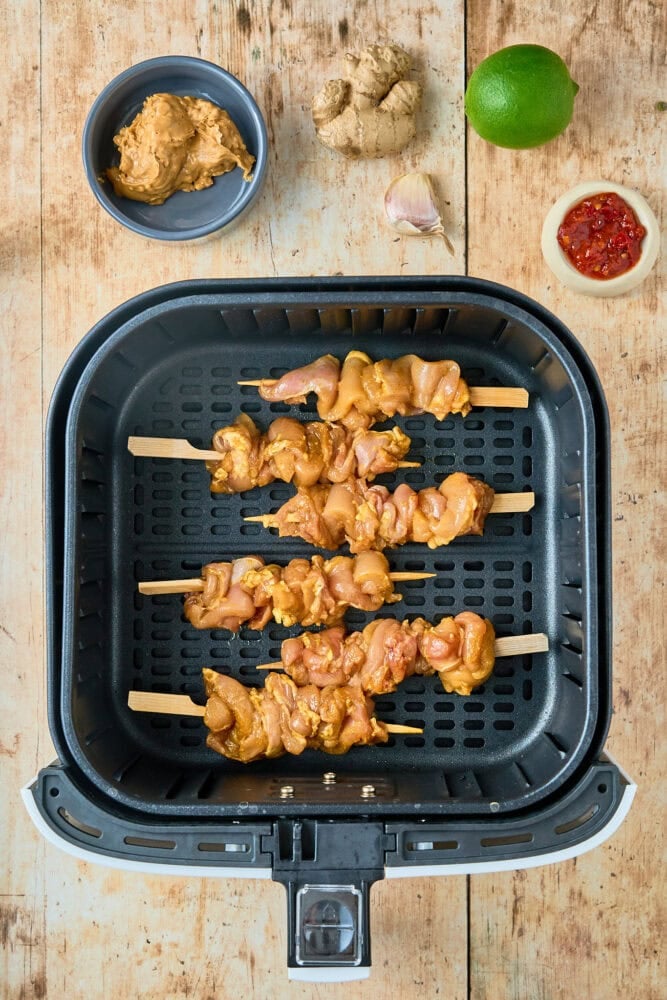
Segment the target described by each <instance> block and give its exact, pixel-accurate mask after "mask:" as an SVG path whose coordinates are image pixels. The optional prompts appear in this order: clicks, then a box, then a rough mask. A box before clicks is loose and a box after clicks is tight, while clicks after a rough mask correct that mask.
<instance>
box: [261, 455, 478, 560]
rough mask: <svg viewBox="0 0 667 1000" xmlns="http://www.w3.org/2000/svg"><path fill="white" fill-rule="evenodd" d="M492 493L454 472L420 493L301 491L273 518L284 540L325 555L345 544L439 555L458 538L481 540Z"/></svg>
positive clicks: (401, 489) (359, 485)
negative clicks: (422, 548) (416, 546)
mask: <svg viewBox="0 0 667 1000" xmlns="http://www.w3.org/2000/svg"><path fill="white" fill-rule="evenodd" d="M494 495H495V494H494V491H493V489H492V488H491V487H490V486H487V485H486V483H483V482H482V481H481V480H479V479H474V478H473V477H472V476H467V475H465V473H463V472H455V473H453V474H452V475H451V476H447V478H446V479H444V480H443V482H442V483H441V484H440V486H439V487H438V488H437V489H436V488H435V487H429V488H427V489H424V490H420V491H419V492H418V493H416V492H415V491H414V490H413V489H411V488H410V487H409V486H408V485H407V484H405V483H402V484H401V485H400V486H398V487H397V488H396V490H395V491H394V492H393V493H390V492H389V490H388V489H387V488H386V486H377V485H372V486H369V485H368V484H367V483H365V482H364V481H363V480H361V479H356V480H355V479H352V480H348V482H346V483H336V484H334V485H332V486H324V485H321V484H318V485H316V486H312V487H311V488H310V489H306V488H302V489H299V490H298V491H297V493H296V496H294V497H291V498H290V499H289V500H288V501H287V502H286V503H284V504H283V505H282V507H281V508H280V509H279V510H278V511H277V512H276V513H275V514H274V515H272V520H273V527H276V528H278V530H279V533H280V535H281V536H290V537H296V538H303V539H304V540H305V541H306V542H310V544H311V545H316V546H317V547H318V548H323V549H337V548H340V546H341V545H342V544H343V543H344V542H347V543H348V545H349V546H350V551H351V552H364V551H367V550H369V549H376V550H378V551H380V550H382V549H385V548H396V546H398V545H404V544H405V543H406V542H425V543H426V544H427V545H428V547H429V548H431V549H435V548H438V547H439V546H441V545H448V544H449V543H450V542H451V541H452V539H454V538H458V537H459V536H460V535H481V534H482V533H483V531H484V522H485V520H486V515H487V514H488V513H489V511H490V510H491V507H492V505H493V498H494Z"/></svg>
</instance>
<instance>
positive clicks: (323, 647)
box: [256, 611, 549, 695]
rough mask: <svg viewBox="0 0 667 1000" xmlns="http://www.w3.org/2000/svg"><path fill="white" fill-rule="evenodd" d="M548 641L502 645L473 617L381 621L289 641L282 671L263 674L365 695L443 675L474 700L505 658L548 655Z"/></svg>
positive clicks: (512, 639) (532, 638) (524, 638)
mask: <svg viewBox="0 0 667 1000" xmlns="http://www.w3.org/2000/svg"><path fill="white" fill-rule="evenodd" d="M548 648H549V640H548V638H547V636H546V635H544V634H543V633H537V634H535V635H519V636H508V637H506V638H503V639H496V638H495V632H494V628H493V625H492V624H491V622H490V621H489V620H488V619H487V618H481V617H480V616H479V615H476V614H474V613H473V612H472V611H463V612H461V613H460V614H458V615H456V617H455V618H443V619H442V620H441V621H440V622H438V624H437V625H431V624H430V623H429V622H427V621H425V620H424V619H423V618H417V619H415V620H414V621H403V622H399V621H397V620H396V619H395V618H378V619H376V620H375V621H373V622H371V623H370V624H369V625H367V626H366V627H365V628H364V629H363V630H362V631H360V632H349V633H347V634H346V630H345V628H344V627H343V626H342V625H338V626H336V627H335V628H330V629H325V630H324V631H322V632H305V633H304V634H303V635H300V636H295V637H294V638H291V639H285V640H284V641H283V643H282V646H281V660H280V662H279V663H260V664H257V666H256V669H257V670H284V671H285V672H286V673H287V674H288V675H289V676H290V677H291V678H292V680H293V681H295V683H296V684H315V685H316V686H317V687H323V686H325V685H327V684H351V683H356V684H360V685H361V687H362V688H363V690H364V691H365V693H366V694H370V695H382V694H390V693H391V692H392V691H395V690H396V688H397V686H398V685H399V684H400V683H401V681H403V680H405V678H406V677H412V676H413V674H420V675H422V676H423V675H431V674H436V673H437V674H438V675H439V677H440V680H441V681H442V686H443V687H444V689H445V691H448V692H450V693H454V692H455V693H456V694H460V695H469V694H470V693H471V691H472V690H473V688H476V687H479V685H480V684H483V683H484V682H485V681H486V680H487V679H488V677H489V676H490V674H491V672H492V671H493V667H494V664H495V659H496V657H498V656H517V655H525V654H527V653H540V652H545V651H546V650H547V649H548Z"/></svg>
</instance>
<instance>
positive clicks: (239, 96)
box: [83, 56, 267, 241]
mask: <svg viewBox="0 0 667 1000" xmlns="http://www.w3.org/2000/svg"><path fill="white" fill-rule="evenodd" d="M157 93H170V94H177V95H179V96H180V97H187V96H192V97H201V98H204V99H206V100H209V101H212V102H213V103H214V104H217V105H219V106H220V107H222V108H224V109H225V111H227V112H228V113H229V115H230V116H231V118H232V120H233V121H234V122H235V124H236V126H237V128H238V130H239V132H240V133H241V136H242V137H243V141H244V143H245V144H246V147H247V149H248V150H249V152H250V153H252V155H253V156H254V157H255V160H256V162H255V167H254V170H253V176H252V180H250V181H244V180H243V174H242V171H241V170H240V169H239V168H238V167H237V168H236V169H234V170H231V171H229V173H226V174H223V175H222V176H221V177H216V178H215V180H214V182H213V185H212V186H211V187H209V188H205V189H204V190H203V191H188V192H185V191H177V192H176V194H173V195H172V196H171V197H170V198H168V199H167V200H166V201H165V202H164V204H163V205H146V204H144V203H143V202H140V201H132V200H131V199H130V198H121V197H119V196H118V195H116V194H115V193H114V190H113V187H112V186H111V184H110V183H109V181H106V180H103V178H104V171H105V170H106V169H107V167H110V166H112V165H113V164H116V163H118V161H119V155H118V150H117V149H116V147H115V146H114V144H113V137H114V135H116V134H117V132H118V130H119V129H121V128H122V127H123V126H124V125H128V124H129V123H130V122H131V121H132V119H133V118H134V117H135V116H136V115H137V114H138V112H139V111H140V110H141V107H142V105H143V102H144V100H145V98H146V97H149V96H150V95H151V94H157ZM266 160H267V136H266V126H265V124H264V119H263V118H262V115H261V113H260V110H259V108H258V107H257V105H256V103H255V101H254V99H253V98H252V97H251V95H250V94H249V93H248V91H247V90H246V89H245V87H244V86H243V84H241V83H240V82H239V81H238V80H237V79H236V77H234V76H232V75H231V74H230V73H227V72H226V71H225V70H224V69H221V68H220V67H219V66H215V65H214V64H213V63H210V62H206V61H205V60H203V59H192V58H190V57H189V56H161V57H159V58H158V59H148V60H147V61H146V62H142V63H138V64H137V65H136V66H131V67H130V69H127V70H125V72H124V73H121V74H120V76H117V77H116V78H115V80H112V81H111V83H110V84H109V85H108V86H107V87H105V88H104V90H103V91H102V93H101V94H100V96H99V97H98V98H97V100H96V101H95V103H94V104H93V106H92V108H91V109H90V112H89V114H88V118H87V119H86V124H85V126H84V129H83V163H84V167H85V169H86V176H87V178H88V183H89V184H90V187H91V189H92V192H93V194H94V195H95V197H96V198H97V200H98V201H99V203H100V205H101V206H102V208H104V209H106V211H107V212H108V213H109V214H110V215H112V216H113V217H114V219H116V221H117V222H120V223H121V224H122V225H123V226H126V227H127V228H128V229H131V230H132V231H133V232H135V233H138V234H139V235H141V236H149V237H151V238H152V239H157V240H171V241H182V240H196V239H200V238H201V237H203V236H208V235H210V234H211V233H215V232H217V231H218V230H221V229H223V228H224V227H225V226H229V225H230V223H232V222H236V221H237V220H238V219H239V217H240V216H241V215H242V214H244V213H245V212H246V211H247V210H248V208H249V207H250V205H251V204H252V202H253V201H254V200H255V198H256V197H257V195H258V194H259V191H260V188H261V186H262V182H263V180H264V174H265V172H266Z"/></svg>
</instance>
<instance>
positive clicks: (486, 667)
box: [412, 611, 496, 695]
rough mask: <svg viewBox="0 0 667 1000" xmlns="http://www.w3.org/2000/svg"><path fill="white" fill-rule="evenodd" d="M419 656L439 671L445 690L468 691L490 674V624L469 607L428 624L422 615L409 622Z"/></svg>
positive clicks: (492, 638) (492, 654) (492, 656)
mask: <svg viewBox="0 0 667 1000" xmlns="http://www.w3.org/2000/svg"><path fill="white" fill-rule="evenodd" d="M421 628H423V631H421V634H419V636H418V642H419V651H420V653H421V656H422V658H423V660H424V661H425V662H426V663H427V664H429V666H430V667H432V668H433V670H434V671H435V672H437V673H438V674H439V675H440V679H441V680H442V685H443V687H444V689H445V691H448V692H450V693H451V692H455V693H456V694H463V695H468V694H470V692H471V691H472V690H473V688H475V687H479V685H480V684H483V683H484V681H485V680H486V679H487V677H489V676H490V674H491V672H492V670H493V666H494V663H495V659H496V654H495V649H494V644H495V640H496V636H495V632H494V629H493V625H492V624H491V622H490V621H489V620H488V619H487V618H480V616H479V615H476V614H474V613H473V612H472V611H462V612H461V613H460V614H458V615H457V616H456V617H455V618H443V619H442V621H440V622H438V624H437V625H435V626H433V625H429V624H428V622H425V621H424V619H423V618H418V619H417V621H414V622H412V630H413V632H414V631H417V630H418V629H421Z"/></svg>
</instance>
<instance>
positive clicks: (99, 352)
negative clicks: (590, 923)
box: [47, 278, 610, 818]
mask: <svg viewBox="0 0 667 1000" xmlns="http://www.w3.org/2000/svg"><path fill="white" fill-rule="evenodd" d="M429 295H434V296H437V297H438V298H440V299H444V298H447V300H448V301H450V302H451V303H452V304H456V303H457V301H458V299H459V296H462V297H463V300H469V299H470V297H471V296H481V297H484V299H485V304H488V305H489V306H490V307H493V305H494V303H497V304H500V305H501V306H502V308H503V310H504V311H506V312H510V313H512V312H515V313H516V315H517V316H519V315H521V314H525V313H528V315H529V316H530V317H531V318H532V319H533V320H535V321H536V322H538V323H540V324H541V325H545V324H548V325H545V330H546V333H547V334H548V335H549V336H552V337H553V338H554V346H558V347H560V348H561V350H562V349H564V350H565V353H566V354H567V355H569V356H570V357H571V358H572V363H573V366H574V367H573V370H572V375H573V377H574V378H582V379H583V380H584V381H585V383H586V388H587V391H588V394H589V395H590V396H591V403H592V411H594V413H593V414H592V415H593V417H594V419H595V422H596V430H597V464H598V468H597V470H596V484H597V485H596V492H597V496H596V504H597V505H598V508H599V509H598V515H597V531H598V534H599V538H598V541H599V542H600V543H602V544H598V546H597V560H598V567H597V569H598V574H599V579H598V584H599V588H600V592H601V593H600V595H599V596H600V603H601V607H600V616H599V617H600V621H601V622H602V623H603V625H605V624H606V623H609V622H610V614H609V609H610V592H609V583H610V574H609V547H608V544H604V543H605V542H607V540H608V508H609V488H608V476H609V466H608V458H607V455H608V433H607V428H608V418H607V412H606V405H605V403H604V397H603V395H602V392H601V390H600V387H599V381H598V379H597V376H596V374H595V371H594V369H593V368H592V366H591V364H590V362H589V361H588V359H587V357H586V355H585V353H584V352H583V350H582V349H581V347H580V345H578V343H577V342H576V340H575V339H574V337H573V336H572V334H571V333H570V332H569V331H567V330H566V329H565V328H564V327H563V325H562V324H561V323H560V321H558V320H557V319H556V318H555V317H553V316H551V314H549V313H548V312H547V311H546V310H544V309H543V308H542V307H541V306H538V305H537V304H536V303H533V302H532V301H531V300H529V299H527V298H526V297H525V296H522V295H521V294H520V293H517V292H512V291H511V290H507V289H504V288H503V287H502V286H499V285H495V284H492V283H490V282H484V281H480V280H478V279H470V278H453V279H449V278H443V279H424V278H420V279H409V278H408V279H400V278H396V279H394V278H377V279H356V280H355V279H346V278H342V279H316V280H314V281H313V280H310V279H296V280H292V281H290V280H286V281H283V280H281V279H269V280H266V281H262V280H253V281H249V282H238V281H224V280H220V281H207V280H203V281H195V282H192V281H186V282H178V283H175V284H172V285H167V286H162V287H161V288H158V289H153V290H151V291H150V292H146V293H143V294H142V295H140V296H137V297H136V298H135V299H133V300H130V302H128V303H125V304H124V305H123V306H121V307H119V308H118V309H117V310H114V312H113V313H110V314H109V315H108V316H107V317H105V318H104V319H103V320H102V321H100V323H98V324H97V325H96V327H94V328H93V330H91V332H90V333H89V334H88V335H87V337H86V338H85V339H84V341H82V342H81V344H80V345H79V347H78V348H77V350H76V351H75V352H74V354H73V355H72V357H71V359H70V361H69V362H68V364H67V365H66V367H65V369H64V371H63V374H62V376H61V379H60V380H59V382H58V384H57V386H56V389H55V390H54V394H53V398H52V403H51V407H50V411H49V420H48V425H47V443H48V445H49V447H48V448H47V451H48V457H49V462H48V468H47V476H48V484H47V489H48V491H49V492H48V494H47V496H48V497H49V498H50V500H51V503H50V504H49V507H48V508H47V510H48V511H49V525H48V532H47V535H48V544H49V552H50V556H51V561H52V562H53V561H56V560H55V556H56V553H57V550H58V548H59V547H60V545H61V543H60V540H59V532H58V525H57V517H56V516H55V514H54V512H55V511H56V509H57V506H58V504H57V502H54V501H55V497H56V495H57V494H58V489H57V486H56V483H55V481H54V478H53V476H54V472H55V466H56V465H57V464H58V461H59V460H60V459H62V444H63V441H62V433H63V431H62V423H63V419H64V417H65V411H66V409H69V413H68V415H67V422H68V427H69V429H70V431H72V429H73V427H74V426H75V425H76V420H77V416H78V407H79V406H80V403H81V401H82V400H83V398H84V396H85V392H86V387H87V385H88V381H89V379H90V378H92V377H94V373H95V371H96V370H97V368H98V365H99V364H100V363H101V360H102V359H103V357H104V356H105V355H106V354H108V353H109V352H111V351H113V349H114V345H115V344H116V342H117V341H118V340H120V339H122V337H123V336H124V335H125V334H126V333H127V331H128V330H130V329H131V328H132V327H133V326H134V325H136V324H138V323H140V322H144V320H145V319H146V316H147V313H149V312H150V311H151V310H157V311H160V310H161V309H162V308H163V306H166V305H170V306H177V307H178V308H186V307H187V306H188V305H189V304H196V305H203V304H205V301H206V299H208V298H211V299H212V298H219V297H220V296H225V297H226V299H228V300H229V304H230V305H231V304H232V302H233V301H236V300H238V301H241V300H243V301H244V303H245V304H246V305H247V304H248V303H249V302H254V303H255V304H260V305H261V304H265V302H266V301H268V300H272V301H273V304H274V305H275V306H276V308H280V307H282V306H284V305H285V304H286V303H287V304H289V306H290V307H291V308H297V307H299V306H301V305H305V304H308V305H309V306H311V307H312V306H313V305H314V302H315V301H317V300H318V299H324V300H328V302H329V303H333V304H336V305H339V304H341V305H342V302H339V299H342V298H344V299H345V302H346V303H347V306H348V307H354V306H355V305H362V306H363V305H370V306H373V305H376V304H377V302H379V301H380V300H385V299H386V298H387V296H391V298H392V299H393V303H392V304H394V305H397V304H399V301H400V299H401V297H402V296H418V297H420V296H421V297H424V296H426V297H428V296H429ZM291 296H293V297H294V298H291ZM353 300H355V301H353ZM410 304H411V305H414V303H410ZM118 320H120V321H121V325H120V326H117V321H118ZM77 376H78V377H77ZM74 380H76V387H75V389H74V393H73V398H72V396H70V398H71V404H70V405H69V407H67V402H66V400H63V399H62V396H63V395H64V394H65V392H68V393H69V392H71V388H72V385H73V382H74ZM56 451H57V453H58V458H56ZM68 514H69V515H70V516H71V514H72V511H71V510H69V511H68V512H66V515H65V516H66V520H67V516H68ZM72 529H73V524H72V523H71V522H70V521H67V529H66V533H67V532H68V531H71V530H72ZM56 581H57V568H56V567H55V565H53V564H52V565H50V566H49V587H48V592H49V651H50V657H49V664H50V677H49V712H50V726H51V731H52V735H53V737H54V740H55V742H56V745H57V748H58V752H59V753H60V755H61V759H63V760H65V761H67V762H68V763H69V764H70V765H71V766H74V767H75V768H80V769H81V771H82V776H83V777H84V778H85V771H86V769H85V767H83V768H82V767H81V763H82V761H81V760H80V759H78V760H77V756H78V755H77V753H76V747H74V748H73V747H72V744H71V742H70V740H69V739H68V738H67V735H66V733H65V731H64V730H65V728H66V727H65V726H63V717H62V715H61V713H60V711H59V710H58V707H57V706H58V701H59V697H58V696H59V694H60V686H61V685H60V680H61V677H60V669H59V667H60V663H59V661H60V660H61V656H60V655H58V654H59V646H60V653H61V654H62V644H61V641H60V640H61V639H62V635H58V632H59V628H58V611H59V609H58V607H57V605H58V597H57V592H58V587H57V582H56ZM60 611H61V612H62V609H60ZM61 621H62V619H61ZM609 631H610V629H609V627H606V628H605V627H603V628H602V629H601V633H604V634H603V635H601V639H602V648H601V650H600V663H599V668H600V674H601V677H600V689H601V691H603V692H604V693H605V694H606V696H603V697H602V698H601V699H599V700H598V704H597V706H596V708H597V718H596V720H595V725H594V727H593V728H594V730H595V731H594V732H592V733H591V738H590V742H589V746H588V749H587V753H586V755H585V759H582V760H580V761H578V762H577V764H576V767H574V768H572V769H571V772H570V773H568V775H567V776H566V778H565V779H564V783H565V781H567V783H568V784H569V783H571V782H572V781H574V780H576V776H577V775H579V774H581V773H582V772H583V771H584V770H585V769H586V767H587V766H589V765H590V762H591V760H592V759H593V756H594V754H595V753H597V751H598V750H599V748H600V747H601V745H602V743H603V741H604V738H605V735H606V731H607V728H608V723H609V714H610V704H609V702H610V696H609V693H608V690H607V691H606V692H605V687H606V688H607V689H608V676H606V678H605V675H608V673H609V655H608V654H609V650H608V645H607V644H608V637H609ZM605 646H606V647H607V648H605ZM605 680H606V683H605ZM108 791H109V794H110V797H111V798H112V799H113V800H114V802H115V806H116V807H118V806H120V805H121V804H123V805H124V806H125V807H127V808H129V809H134V808H136V809H139V811H141V810H142V808H143V807H142V804H141V803H136V802H133V801H132V800H130V799H127V800H124V797H123V794H122V792H121V793H120V795H119V792H118V790H117V789H113V788H109V789H108ZM550 794H552V795H553V796H556V797H557V796H558V790H555V791H553V792H552V793H550ZM527 808H529V807H527ZM280 811H281V812H283V811H284V809H283V807H281V809H280ZM288 811H289V810H288ZM297 811H298V807H297ZM373 811H374V810H373ZM380 812H381V810H380ZM473 813H474V810H473ZM269 814H270V813H269V812H267V811H265V812H263V813H262V815H269ZM164 815H165V818H166V815H167V813H166V812H165V813H164ZM246 815H247V814H246Z"/></svg>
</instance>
